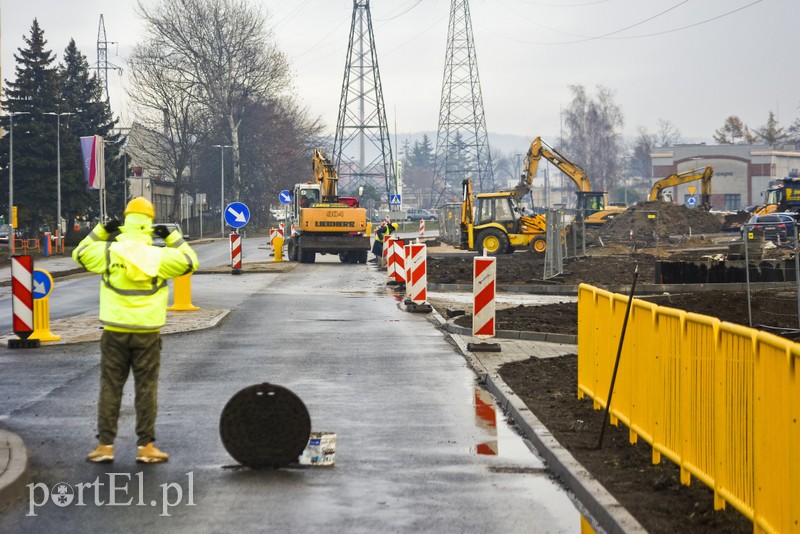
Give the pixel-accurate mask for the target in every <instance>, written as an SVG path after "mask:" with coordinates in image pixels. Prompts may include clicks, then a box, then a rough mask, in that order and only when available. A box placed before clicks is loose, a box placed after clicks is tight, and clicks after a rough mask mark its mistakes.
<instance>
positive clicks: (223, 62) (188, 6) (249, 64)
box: [138, 0, 289, 200]
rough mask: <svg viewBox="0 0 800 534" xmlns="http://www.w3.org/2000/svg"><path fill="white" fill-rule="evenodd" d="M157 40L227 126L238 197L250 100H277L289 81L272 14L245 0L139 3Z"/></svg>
mask: <svg viewBox="0 0 800 534" xmlns="http://www.w3.org/2000/svg"><path fill="white" fill-rule="evenodd" d="M138 11H139V14H140V16H141V17H142V18H143V19H144V20H145V23H146V29H147V30H146V31H147V33H148V37H149V39H150V40H151V41H153V42H156V43H159V45H160V46H161V47H162V48H163V50H164V52H165V53H166V55H168V56H169V57H171V58H174V61H172V62H171V65H172V66H173V67H175V68H178V69H180V70H181V74H182V77H183V78H184V79H186V80H188V81H190V82H191V83H193V84H194V85H196V86H199V87H200V88H202V103H203V104H204V105H206V106H207V107H208V109H209V112H210V113H211V114H212V115H214V116H216V117H218V118H219V120H221V121H222V122H223V123H224V124H225V125H226V126H227V130H228V132H227V133H228V135H229V138H230V143H231V145H232V155H233V188H234V197H235V198H236V199H237V200H238V199H239V197H240V192H241V190H242V176H241V156H240V146H239V145H240V142H239V127H240V126H241V123H242V119H243V118H244V114H245V111H246V109H247V106H248V105H249V104H250V103H255V104H262V103H264V102H266V101H267V100H268V99H270V98H275V97H276V96H277V95H278V94H280V93H281V92H282V91H283V90H284V89H285V88H286V87H287V84H288V81H289V69H288V63H287V61H286V58H285V56H284V55H283V53H281V52H280V51H279V50H278V48H277V45H276V43H275V40H274V37H273V35H272V33H271V31H269V30H268V29H267V24H266V22H267V17H266V15H265V14H264V13H263V12H262V11H261V10H260V9H259V8H253V7H251V6H250V5H249V4H248V3H247V2H246V1H245V0H161V2H160V4H158V5H157V6H154V7H152V8H149V7H146V6H145V5H144V3H143V2H142V0H140V1H139V3H138Z"/></svg>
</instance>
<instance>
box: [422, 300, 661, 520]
mask: <svg viewBox="0 0 800 534" xmlns="http://www.w3.org/2000/svg"><path fill="white" fill-rule="evenodd" d="M431 315H432V316H433V318H434V319H435V320H436V321H437V322H438V323H439V325H440V326H442V327H443V328H444V330H445V331H448V328H447V327H448V322H447V321H446V320H445V319H444V318H443V317H442V316H441V315H440V314H439V313H438V312H437V311H436V310H435V309H434V310H433V312H432V314H431ZM452 326H453V327H454V328H457V329H463V330H466V331H467V334H466V335H470V334H471V331H469V329H467V328H464V327H459V326H456V325H452ZM509 332H511V331H509ZM448 333H452V332H450V331H448ZM567 337H574V336H567ZM450 339H452V340H453V342H454V343H455V344H456V346H457V347H458V348H459V350H460V352H461V354H463V355H464V357H465V358H466V360H467V362H468V363H469V365H470V366H471V367H472V368H473V369H474V370H475V371H476V372H477V373H478V375H479V376H480V378H481V381H482V382H483V383H484V384H486V388H487V389H488V390H489V392H490V393H492V394H493V395H494V396H495V398H497V401H498V405H499V406H500V407H501V408H502V409H504V410H505V411H506V412H508V414H509V415H511V418H512V419H513V421H514V423H515V424H516V425H517V427H519V429H520V432H521V433H522V434H523V436H524V437H525V438H526V439H527V440H528V441H529V442H530V443H531V444H532V445H533V447H534V448H535V449H536V451H537V452H538V453H539V454H540V455H541V457H542V458H543V459H544V461H545V463H546V464H547V466H548V468H549V469H550V470H551V471H552V472H553V473H554V474H555V475H556V476H557V477H558V478H559V479H560V480H561V481H562V483H563V484H564V485H565V486H566V487H567V488H568V489H569V490H570V491H571V492H572V493H573V494H574V495H575V499H576V500H577V501H578V502H579V503H580V505H581V506H582V507H583V508H584V510H582V512H585V515H588V516H589V517H588V518H587V519H588V520H589V521H590V523H591V524H592V527H593V528H595V529H596V530H598V529H599V530H602V531H603V532H607V533H621V532H629V533H646V532H647V530H645V528H644V527H643V526H642V525H641V524H640V523H639V522H638V521H637V520H636V518H634V517H633V516H632V515H631V514H630V512H628V511H627V510H626V509H625V508H624V507H623V506H622V505H621V504H620V503H619V501H617V499H615V498H614V496H613V495H611V493H609V492H608V490H606V488H604V487H603V485H602V484H600V482H599V481H598V480H597V479H595V478H594V477H593V476H592V475H591V473H589V472H588V471H587V470H586V469H585V468H584V467H583V466H582V465H581V464H580V463H579V462H578V461H577V460H576V459H575V458H574V457H573V456H572V455H571V454H570V453H569V451H567V450H566V449H565V448H564V447H563V446H562V445H561V444H560V443H559V442H558V441H557V440H556V439H555V438H554V437H553V435H552V434H551V433H550V431H549V430H548V429H547V427H545V426H544V425H543V424H542V423H541V422H540V421H539V420H538V419H537V418H536V416H534V415H533V413H531V411H530V410H529V409H528V407H527V406H525V403H524V402H522V399H520V398H519V397H518V396H517V395H516V394H515V393H514V392H513V391H512V389H511V388H510V387H508V385H507V384H506V383H505V382H504V381H503V380H502V378H500V377H499V376H492V373H490V372H489V370H488V369H487V368H486V367H485V366H484V365H483V363H482V362H481V361H480V360H479V359H477V358H476V357H475V356H474V355H473V354H472V353H471V352H470V351H468V350H467V346H466V344H465V343H464V340H463V339H461V335H460V334H456V335H455V336H450ZM515 339H516V338H515ZM540 341H544V340H540Z"/></svg>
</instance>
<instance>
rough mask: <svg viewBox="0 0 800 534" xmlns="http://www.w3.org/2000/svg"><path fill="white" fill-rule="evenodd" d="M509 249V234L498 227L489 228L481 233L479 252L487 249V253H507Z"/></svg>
mask: <svg viewBox="0 0 800 534" xmlns="http://www.w3.org/2000/svg"><path fill="white" fill-rule="evenodd" d="M507 249H508V236H507V235H506V234H505V233H504V232H502V231H501V230H498V229H497V228H489V229H487V230H484V231H483V232H481V233H480V237H479V238H478V252H483V251H484V250H486V253H487V254H491V255H496V254H505V253H506V250H507Z"/></svg>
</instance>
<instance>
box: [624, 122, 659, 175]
mask: <svg viewBox="0 0 800 534" xmlns="http://www.w3.org/2000/svg"><path fill="white" fill-rule="evenodd" d="M656 144H657V142H656V136H655V135H652V134H650V132H648V131H647V128H645V127H644V126H639V127H638V128H637V136H636V141H635V143H634V145H633V154H632V155H631V160H630V165H629V166H628V176H629V177H630V178H638V179H640V180H642V181H643V182H645V181H646V182H649V181H650V178H651V177H652V174H653V159H652V157H651V156H650V154H651V153H652V152H653V147H654V146H656Z"/></svg>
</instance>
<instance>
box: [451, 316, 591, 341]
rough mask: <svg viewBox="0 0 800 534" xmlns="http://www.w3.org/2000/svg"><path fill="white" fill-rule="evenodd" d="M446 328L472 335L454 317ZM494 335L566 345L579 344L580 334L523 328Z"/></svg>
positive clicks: (463, 334) (453, 331)
mask: <svg viewBox="0 0 800 534" xmlns="http://www.w3.org/2000/svg"><path fill="white" fill-rule="evenodd" d="M443 327H444V329H445V330H446V331H447V332H449V333H451V334H458V335H460V336H471V335H472V330H471V329H469V328H467V327H466V326H458V325H457V324H455V323H454V322H453V319H451V320H449V321H447V322H446V323H445V324H444V325H443ZM494 337H498V338H501V339H520V340H523V341H544V342H546V343H563V344H565V345H577V344H578V336H573V335H572V334H548V333H547V332H523V331H521V330H497V331H495V333H494Z"/></svg>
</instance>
